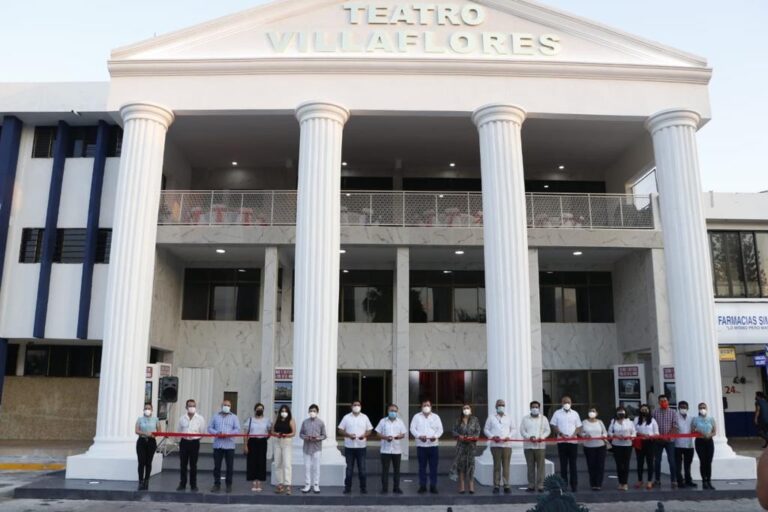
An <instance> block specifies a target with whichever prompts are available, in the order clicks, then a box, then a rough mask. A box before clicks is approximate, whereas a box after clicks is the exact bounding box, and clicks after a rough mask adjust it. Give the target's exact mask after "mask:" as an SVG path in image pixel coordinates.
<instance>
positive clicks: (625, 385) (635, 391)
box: [619, 379, 640, 400]
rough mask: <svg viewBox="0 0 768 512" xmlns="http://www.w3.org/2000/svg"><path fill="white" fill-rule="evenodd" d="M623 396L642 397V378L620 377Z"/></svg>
mask: <svg viewBox="0 0 768 512" xmlns="http://www.w3.org/2000/svg"><path fill="white" fill-rule="evenodd" d="M619 390H620V396H621V398H636V399H638V400H639V399H640V379H619Z"/></svg>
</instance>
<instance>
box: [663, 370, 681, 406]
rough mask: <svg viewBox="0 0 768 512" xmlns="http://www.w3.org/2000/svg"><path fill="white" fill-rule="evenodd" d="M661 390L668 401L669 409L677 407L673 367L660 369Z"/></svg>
mask: <svg viewBox="0 0 768 512" xmlns="http://www.w3.org/2000/svg"><path fill="white" fill-rule="evenodd" d="M661 390H662V393H664V394H665V395H666V396H667V398H668V399H669V406H670V407H674V408H676V407H677V389H676V386H675V367H674V366H662V367H661Z"/></svg>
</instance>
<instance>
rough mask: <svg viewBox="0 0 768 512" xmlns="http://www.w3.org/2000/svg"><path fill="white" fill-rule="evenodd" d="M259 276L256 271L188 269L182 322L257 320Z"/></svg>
mask: <svg viewBox="0 0 768 512" xmlns="http://www.w3.org/2000/svg"><path fill="white" fill-rule="evenodd" d="M260 276H261V271H260V270H259V269H257V268H231V269H220V268H216V269H205V268H188V269H187V270H186V271H185V273H184V304H183V308H182V319H183V320H240V321H256V320H258V319H259V293H260V290H261V286H260V285H261V282H260Z"/></svg>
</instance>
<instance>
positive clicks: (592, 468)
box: [580, 407, 608, 491]
mask: <svg viewBox="0 0 768 512" xmlns="http://www.w3.org/2000/svg"><path fill="white" fill-rule="evenodd" d="M607 435H608V430H607V429H606V428H605V424H604V423H603V422H602V420H600V419H598V418H597V409H595V408H594V407H592V408H591V409H590V410H589V411H588V412H587V419H585V420H584V421H583V422H582V423H581V434H580V436H581V437H584V438H586V439H587V440H586V441H584V443H583V445H582V447H583V449H584V458H585V459H587V471H588V472H589V486H590V487H591V488H592V490H593V491H599V490H600V489H602V488H603V475H604V474H605V452H606V441H605V439H597V438H601V437H606V436H607ZM592 439H594V440H592Z"/></svg>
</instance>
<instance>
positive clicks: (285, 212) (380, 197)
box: [158, 190, 654, 229]
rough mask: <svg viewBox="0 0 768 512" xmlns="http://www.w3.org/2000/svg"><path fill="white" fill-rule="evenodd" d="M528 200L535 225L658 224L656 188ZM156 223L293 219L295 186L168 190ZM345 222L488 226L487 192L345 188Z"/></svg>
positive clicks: (269, 222)
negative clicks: (645, 193)
mask: <svg viewBox="0 0 768 512" xmlns="http://www.w3.org/2000/svg"><path fill="white" fill-rule="evenodd" d="M526 208H527V216H528V227H531V228H586V229H653V228H654V220H653V203H652V201H651V198H650V196H640V195H631V194H545V193H528V194H526ZM158 223H159V224H161V225H195V226H199V225H203V226H213V225H216V226H220V225H236V226H291V225H295V224H296V191H295V190H268V191H222V190H209V191H200V190H192V191H179V190H169V191H163V193H162V195H161V200H160V212H159V220H158ZM341 225H342V226H401V227H406V226H422V227H463V228H474V227H482V225H483V202H482V194H481V193H480V192H410V191H409V192H384V191H376V192H369V191H342V192H341Z"/></svg>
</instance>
